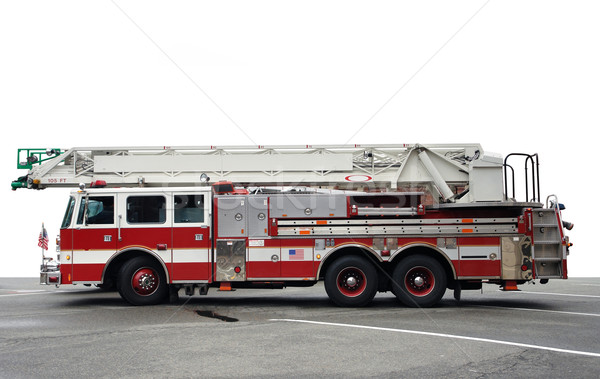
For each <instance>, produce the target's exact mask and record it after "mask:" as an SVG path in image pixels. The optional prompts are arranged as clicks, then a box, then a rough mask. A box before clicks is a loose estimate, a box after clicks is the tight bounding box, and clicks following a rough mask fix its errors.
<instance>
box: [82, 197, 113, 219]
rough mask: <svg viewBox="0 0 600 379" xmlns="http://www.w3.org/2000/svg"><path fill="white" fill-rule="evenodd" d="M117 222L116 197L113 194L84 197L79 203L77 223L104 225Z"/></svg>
mask: <svg viewBox="0 0 600 379" xmlns="http://www.w3.org/2000/svg"><path fill="white" fill-rule="evenodd" d="M114 222H115V198H114V197H113V196H89V197H83V198H82V199H81V203H80V205H79V214H78V215H77V224H85V225H102V224H114Z"/></svg>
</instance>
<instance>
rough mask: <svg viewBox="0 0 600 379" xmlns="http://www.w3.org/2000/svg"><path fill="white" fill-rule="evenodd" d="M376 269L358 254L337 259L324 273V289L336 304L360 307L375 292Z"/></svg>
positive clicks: (371, 298) (367, 301)
mask: <svg viewBox="0 0 600 379" xmlns="http://www.w3.org/2000/svg"><path fill="white" fill-rule="evenodd" d="M377 282H378V277H377V270H376V268H375V266H374V265H373V264H371V263H370V262H369V261H368V260H366V259H365V258H363V257H359V256H353V255H350V256H345V257H342V258H339V259H337V260H336V261H335V262H333V263H332V264H331V266H329V268H328V269H327V272H326V273H325V291H326V292H327V295H328V296H329V298H330V299H331V301H333V302H334V303H335V304H336V305H338V306H341V307H362V306H365V305H367V304H369V303H370V302H371V300H373V297H374V296H375V294H376V293H377Z"/></svg>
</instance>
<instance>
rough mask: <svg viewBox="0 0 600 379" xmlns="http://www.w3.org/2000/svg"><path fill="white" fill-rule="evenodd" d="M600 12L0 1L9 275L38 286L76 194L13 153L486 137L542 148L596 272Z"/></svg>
mask: <svg viewBox="0 0 600 379" xmlns="http://www.w3.org/2000/svg"><path fill="white" fill-rule="evenodd" d="M599 11H600V5H599V3H598V2H597V1H489V2H485V1H456V2H448V1H427V2H424V1H419V2H416V1H411V2H406V1H118V0H115V1H58V0H56V1H51V2H48V1H3V2H1V3H0V125H1V126H2V130H3V134H4V135H3V139H2V141H3V142H2V149H1V160H0V164H1V165H2V170H1V173H2V177H1V180H2V181H1V182H0V183H3V184H2V186H1V188H2V189H1V192H0V193H1V196H2V210H3V213H2V216H3V217H2V220H3V221H2V223H3V227H2V244H3V248H2V250H1V252H0V257H1V258H2V259H1V262H0V263H1V264H0V277H7V276H36V275H37V272H38V267H39V261H40V255H41V254H40V249H39V248H38V247H37V237H38V234H39V231H40V227H41V224H42V222H45V223H46V227H47V229H48V232H49V235H50V240H51V243H50V253H51V254H54V248H55V244H54V236H55V235H56V234H58V231H59V224H60V221H61V219H62V216H63V213H64V208H65V206H66V202H67V194H68V191H67V190H62V189H47V190H44V191H31V190H19V191H16V192H12V191H11V190H10V182H11V181H12V180H13V179H16V178H17V177H18V176H21V175H24V174H25V173H26V172H24V171H23V172H19V171H18V170H17V169H16V161H17V158H16V155H17V148H20V147H36V148H37V147H40V148H46V147H59V148H69V147H73V146H106V145H108V146H125V145H158V146H163V145H167V146H177V145H256V144H260V145H269V144H271V145H284V144H344V143H362V144H369V143H374V144H382V143H423V144H427V143H460V142H476V143H481V144H482V146H483V148H484V149H485V150H486V151H490V152H497V153H501V154H502V155H506V154H508V153H511V152H527V153H536V152H537V153H539V154H540V163H541V165H542V166H541V189H542V197H543V198H545V196H546V195H548V194H551V193H556V194H557V195H558V196H559V199H560V201H561V202H563V203H565V204H566V206H567V210H566V211H564V212H563V216H564V218H565V219H566V220H569V221H572V222H574V223H575V229H574V230H573V231H571V232H570V233H569V234H570V236H571V240H572V242H573V243H574V244H575V246H574V247H573V248H572V249H571V257H570V260H569V273H570V275H571V276H598V274H599V273H600V270H599V269H598V266H599V265H600V254H599V252H598V247H597V245H596V243H597V241H598V239H597V238H596V237H597V236H596V234H597V233H598V231H597V230H596V226H597V224H598V223H597V220H596V213H597V208H598V205H597V198H598V195H599V193H598V191H599V186H598V182H599V181H598V176H597V175H598V174H597V173H598V169H597V168H596V164H597V154H596V153H595V147H596V137H595V134H594V132H595V130H596V129H597V128H598V126H599V123H600V115H599V105H600V74H599V72H600V49H599V48H598V46H599V37H600V23H599V22H598V19H599V16H600V12H599Z"/></svg>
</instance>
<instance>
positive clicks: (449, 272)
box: [391, 245, 455, 288]
mask: <svg viewBox="0 0 600 379" xmlns="http://www.w3.org/2000/svg"><path fill="white" fill-rule="evenodd" d="M412 255H424V256H428V257H431V258H433V259H435V260H436V261H438V262H439V263H440V264H441V265H442V267H443V268H444V271H445V272H446V278H447V279H448V287H449V288H454V281H455V275H454V268H453V266H452V263H451V262H450V260H449V258H448V257H446V255H444V254H443V253H442V252H440V251H438V250H436V249H434V248H431V247H428V246H422V245H419V246H413V247H409V248H407V249H405V250H403V251H401V252H400V253H398V254H396V255H395V256H394V257H393V259H392V261H391V263H392V266H391V270H393V269H394V268H395V267H396V266H397V265H398V263H400V261H401V260H403V259H404V258H406V257H409V256H412Z"/></svg>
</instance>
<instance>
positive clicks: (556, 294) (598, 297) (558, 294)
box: [508, 291, 600, 299]
mask: <svg viewBox="0 0 600 379" xmlns="http://www.w3.org/2000/svg"><path fill="white" fill-rule="evenodd" d="M508 292H509V293H526V294H530V295H550V296H572V297H591V298H596V299H600V296H599V295H577V294H572V293H550V292H530V291H508Z"/></svg>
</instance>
